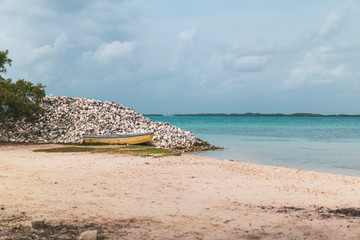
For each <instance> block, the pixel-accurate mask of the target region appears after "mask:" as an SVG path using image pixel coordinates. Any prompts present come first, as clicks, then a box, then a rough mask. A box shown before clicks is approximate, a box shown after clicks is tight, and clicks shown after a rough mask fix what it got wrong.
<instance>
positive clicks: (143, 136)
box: [83, 132, 154, 144]
mask: <svg viewBox="0 0 360 240" xmlns="http://www.w3.org/2000/svg"><path fill="white" fill-rule="evenodd" d="M153 137H154V133H153V132H148V133H137V134H113V135H96V136H90V135H83V142H84V143H106V144H140V143H145V142H150V141H151V140H152V138H153Z"/></svg>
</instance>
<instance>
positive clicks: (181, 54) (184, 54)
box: [170, 27, 197, 71]
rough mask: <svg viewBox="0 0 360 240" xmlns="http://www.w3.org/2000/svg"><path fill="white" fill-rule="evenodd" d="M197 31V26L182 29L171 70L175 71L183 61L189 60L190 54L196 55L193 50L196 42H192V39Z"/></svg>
mask: <svg viewBox="0 0 360 240" xmlns="http://www.w3.org/2000/svg"><path fill="white" fill-rule="evenodd" d="M196 32H197V27H192V28H191V29H185V30H182V31H180V33H179V40H178V44H177V47H176V50H175V53H174V55H173V58H172V61H171V66H170V70H171V71H174V70H175V69H177V68H178V67H179V66H180V65H181V64H182V63H184V62H185V61H187V60H189V58H190V56H191V57H194V55H193V54H192V52H194V51H193V50H194V49H193V48H192V47H193V44H194V43H191V42H192V41H191V40H193V39H194V38H195V35H196Z"/></svg>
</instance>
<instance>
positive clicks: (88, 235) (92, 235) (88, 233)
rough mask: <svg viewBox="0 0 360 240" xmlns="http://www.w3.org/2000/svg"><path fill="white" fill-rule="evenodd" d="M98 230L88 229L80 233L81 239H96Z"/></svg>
mask: <svg viewBox="0 0 360 240" xmlns="http://www.w3.org/2000/svg"><path fill="white" fill-rule="evenodd" d="M97 234H98V230H88V231H85V232H83V233H81V234H80V237H79V240H96V239H97Z"/></svg>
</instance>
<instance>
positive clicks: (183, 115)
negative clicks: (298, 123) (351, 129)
mask: <svg viewBox="0 0 360 240" xmlns="http://www.w3.org/2000/svg"><path fill="white" fill-rule="evenodd" d="M143 115H144V116H146V117H360V115H351V114H328V115H324V114H318V113H292V114H284V113H195V114H143Z"/></svg>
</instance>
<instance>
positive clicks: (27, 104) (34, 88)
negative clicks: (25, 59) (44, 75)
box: [0, 50, 45, 122]
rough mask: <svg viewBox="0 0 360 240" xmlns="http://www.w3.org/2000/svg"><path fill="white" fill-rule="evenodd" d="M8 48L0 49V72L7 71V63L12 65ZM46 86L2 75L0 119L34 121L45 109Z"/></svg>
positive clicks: (0, 81) (0, 80) (0, 77)
mask: <svg viewBox="0 0 360 240" xmlns="http://www.w3.org/2000/svg"><path fill="white" fill-rule="evenodd" d="M7 55H8V50H6V51H0V74H1V73H6V66H5V65H6V64H8V65H9V66H11V62H12V60H11V59H9V58H8V57H7ZM44 88H45V86H43V85H42V84H40V83H38V84H37V85H34V84H33V83H31V82H27V81H25V80H23V79H20V80H18V81H16V82H12V80H11V79H5V78H3V76H1V75H0V121H2V122H4V121H8V120H9V119H13V120H20V119H25V120H26V121H30V122H34V121H35V120H36V119H37V118H38V117H39V116H40V114H41V113H43V109H42V108H41V106H40V104H41V101H42V99H43V97H45V89H44Z"/></svg>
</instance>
